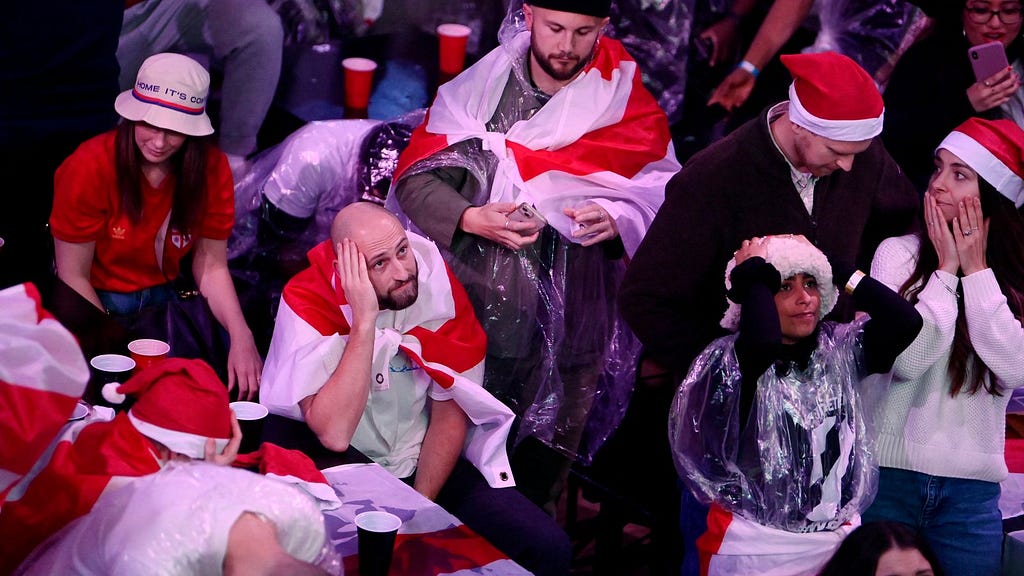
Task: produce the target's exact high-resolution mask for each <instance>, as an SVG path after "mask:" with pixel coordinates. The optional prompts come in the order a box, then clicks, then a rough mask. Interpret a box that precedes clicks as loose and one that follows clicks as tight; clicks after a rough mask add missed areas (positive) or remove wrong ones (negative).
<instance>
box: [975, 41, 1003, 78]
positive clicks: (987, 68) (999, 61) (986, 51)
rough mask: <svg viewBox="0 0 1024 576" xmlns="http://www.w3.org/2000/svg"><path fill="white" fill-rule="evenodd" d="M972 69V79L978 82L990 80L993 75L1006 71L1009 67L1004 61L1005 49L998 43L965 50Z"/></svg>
mask: <svg viewBox="0 0 1024 576" xmlns="http://www.w3.org/2000/svg"><path fill="white" fill-rule="evenodd" d="M967 56H968V57H969V58H970V59H971V68H973V69H974V79H975V80H976V81H978V82H981V81H982V80H985V79H987V78H991V77H992V76H993V75H994V74H996V73H998V72H1001V71H1003V70H1006V68H1007V67H1008V66H1009V65H1010V63H1009V62H1007V61H1006V49H1005V48H1003V43H1002V42H999V41H995V42H987V43H985V44H978V45H977V46H971V47H970V48H968V49H967Z"/></svg>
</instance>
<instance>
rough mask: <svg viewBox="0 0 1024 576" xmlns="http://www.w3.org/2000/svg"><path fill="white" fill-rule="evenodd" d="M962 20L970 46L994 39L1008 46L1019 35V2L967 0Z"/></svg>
mask: <svg viewBox="0 0 1024 576" xmlns="http://www.w3.org/2000/svg"><path fill="white" fill-rule="evenodd" d="M994 12H995V13H994ZM1004 20H1009V21H1010V22H1012V24H1008V23H1006V22H1005V21H1004ZM963 22H964V34H965V35H966V36H967V41H968V42H970V43H971V46H977V45H978V44H984V43H986V42H992V41H995V40H998V41H1000V42H1002V43H1003V46H1009V45H1010V43H1011V42H1013V41H1014V39H1015V38H1017V36H1019V35H1020V29H1021V3H1020V1H1019V0H967V4H966V5H965V6H964V12H963Z"/></svg>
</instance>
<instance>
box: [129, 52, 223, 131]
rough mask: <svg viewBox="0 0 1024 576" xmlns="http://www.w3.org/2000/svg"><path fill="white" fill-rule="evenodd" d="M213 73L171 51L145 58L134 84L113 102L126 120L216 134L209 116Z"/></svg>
mask: <svg viewBox="0 0 1024 576" xmlns="http://www.w3.org/2000/svg"><path fill="white" fill-rule="evenodd" d="M209 91H210V73H209V72H207V71H206V69H205V68H203V66H202V64H200V63H199V62H196V61H195V60H193V59H191V58H189V57H188V56H184V55H182V54H173V53H170V52H166V53H162V54H154V55H153V56H150V57H149V58H146V60H145V62H143V63H142V66H141V67H140V68H139V73H138V75H137V76H136V78H135V85H134V86H133V87H132V89H131V90H125V91H124V92H122V93H121V94H120V95H118V97H117V99H116V100H115V101H114V109H115V110H117V113H118V114H120V115H121V116H122V117H123V118H126V119H128V120H132V121H134V122H145V123H147V124H150V125H152V126H156V127H157V128H163V129H165V130H173V131H174V132H180V133H182V134H185V135H188V136H206V135H208V134H213V125H212V124H210V117H209V116H207V115H206V100H207V96H208V95H209Z"/></svg>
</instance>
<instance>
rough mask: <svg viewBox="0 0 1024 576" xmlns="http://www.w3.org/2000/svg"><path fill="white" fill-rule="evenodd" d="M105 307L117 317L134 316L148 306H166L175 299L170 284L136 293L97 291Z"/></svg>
mask: <svg viewBox="0 0 1024 576" xmlns="http://www.w3.org/2000/svg"><path fill="white" fill-rule="evenodd" d="M96 295H97V296H99V297H100V302H102V303H103V307H104V308H106V309H107V310H108V311H110V313H111V314H114V315H117V316H134V315H136V314H138V313H139V312H140V311H141V310H142V309H143V308H144V307H146V306H158V305H161V304H166V303H167V302H168V301H169V300H170V299H171V298H173V297H174V295H175V294H174V290H173V289H172V288H171V286H170V284H160V285H157V286H153V287H151V288H143V289H142V290H137V291H135V292H108V291H106V290H97V291H96Z"/></svg>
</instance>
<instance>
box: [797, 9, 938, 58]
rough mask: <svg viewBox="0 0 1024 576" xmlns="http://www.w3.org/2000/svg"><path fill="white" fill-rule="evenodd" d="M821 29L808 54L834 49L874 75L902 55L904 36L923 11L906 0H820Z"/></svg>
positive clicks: (818, 11) (808, 49) (819, 18)
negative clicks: (900, 53)
mask: <svg viewBox="0 0 1024 576" xmlns="http://www.w3.org/2000/svg"><path fill="white" fill-rule="evenodd" d="M813 10H814V11H815V12H816V13H817V15H818V21H819V30H818V36H817V37H816V38H815V41H814V44H813V45H811V46H810V47H808V48H806V49H805V50H804V52H824V51H828V50H834V51H836V52H840V53H842V54H845V55H846V56H849V57H850V58H852V59H853V60H855V61H856V62H857V63H858V64H860V65H861V66H862V67H863V68H864V69H865V70H867V71H868V73H869V74H872V75H874V74H875V73H876V72H878V71H879V70H880V69H881V68H882V67H883V66H885V65H886V64H888V63H890V61H891V60H893V59H894V58H896V57H897V56H898V55H899V50H900V47H901V44H902V42H903V37H904V36H906V34H907V33H908V32H909V31H910V30H911V29H912V26H913V24H914V22H915V18H916V17H918V16H919V15H920V14H921V12H920V9H919V8H918V7H917V6H915V5H914V4H912V3H910V2H907V1H906V0H880V1H879V0H831V1H829V0H819V1H818V2H815V4H814V8H813Z"/></svg>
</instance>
